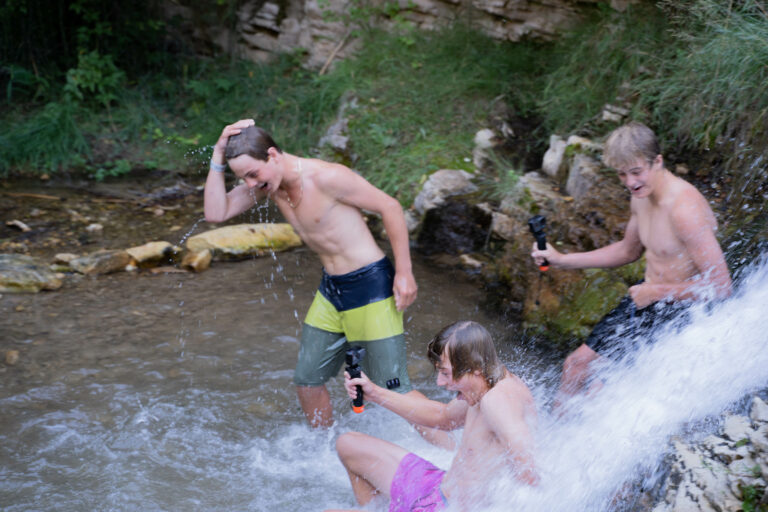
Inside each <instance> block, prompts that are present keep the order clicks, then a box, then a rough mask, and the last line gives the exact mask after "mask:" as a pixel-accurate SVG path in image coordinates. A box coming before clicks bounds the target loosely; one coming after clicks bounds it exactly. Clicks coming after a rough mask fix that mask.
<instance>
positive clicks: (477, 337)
mask: <svg viewBox="0 0 768 512" xmlns="http://www.w3.org/2000/svg"><path fill="white" fill-rule="evenodd" d="M427 356H428V357H429V359H430V360H431V361H432V363H433V364H434V365H435V367H436V368H437V370H438V374H437V384H438V386H444V387H445V388H447V389H449V390H451V391H455V392H456V398H455V399H454V400H452V401H451V402H449V403H447V404H446V403H442V402H436V401H434V400H429V399H428V398H426V397H424V396H423V395H420V394H415V393H413V394H408V395H398V394H396V393H393V392H391V391H388V390H386V389H383V388H381V387H380V386H377V385H375V384H373V383H372V382H371V381H370V380H368V379H367V377H366V376H365V375H363V376H362V377H360V378H357V379H350V378H349V375H348V374H347V375H346V381H345V386H346V388H347V392H348V393H349V396H350V397H351V398H354V397H355V396H356V386H361V387H362V388H363V395H364V397H365V400H367V401H370V402H374V403H377V404H379V405H381V406H383V407H386V408H387V409H389V410H391V411H393V412H395V413H397V414H398V415H400V416H402V417H403V418H405V419H406V420H408V421H409V422H411V423H413V424H416V425H422V426H424V427H428V428H439V429H442V430H453V429H456V428H460V427H464V432H463V434H462V436H461V442H460V444H459V447H458V451H457V453H456V456H455V457H454V459H453V462H452V464H451V467H450V468H449V469H448V471H442V470H440V469H438V468H437V467H435V466H433V465H432V464H431V463H429V462H427V461H426V460H424V459H422V458H420V457H418V456H416V455H414V454H413V453H410V452H408V451H407V450H406V449H404V448H402V447H400V446H398V445H396V444H392V443H390V442H388V441H384V440H382V439H377V438H375V437H371V436H368V435H365V434H360V433H358V432H348V433H346V434H343V435H341V436H340V437H339V439H338V440H337V441H336V448H337V450H338V452H339V458H340V459H341V462H342V463H343V464H344V467H345V468H346V470H347V473H348V474H349V479H350V482H351V483H352V490H353V492H354V493H355V497H356V498H357V501H358V502H359V503H360V504H361V505H364V504H366V503H368V502H369V501H370V500H371V499H372V498H373V497H374V496H375V495H377V494H385V495H388V496H389V498H390V505H389V510H390V512H397V511H410V510H423V511H427V510H429V511H434V512H436V511H439V510H443V509H444V508H447V506H448V504H449V503H450V504H451V505H457V506H458V509H459V510H478V509H479V507H478V504H479V502H478V499H480V498H481V497H482V494H480V495H478V494H477V492H480V493H482V489H484V484H487V482H488V481H489V480H490V479H491V478H492V477H493V476H497V475H498V474H499V472H501V471H504V472H506V473H509V474H512V475H513V476H514V477H515V478H516V479H517V480H519V481H520V482H522V483H524V484H529V485H535V484H536V483H537V482H538V475H537V474H536V468H535V466H534V460H533V451H534V441H533V435H532V429H533V428H535V423H536V409H535V405H534V401H533V396H532V395H531V392H530V390H529V389H528V387H527V386H526V385H525V383H523V381H521V380H520V379H519V378H518V377H516V376H515V375H513V374H511V373H510V372H509V371H507V369H506V368H505V367H504V365H503V364H502V363H501V361H500V360H499V358H498V356H497V354H496V348H495V347H494V345H493V340H492V339H491V335H490V334H489V333H488V331H487V330H485V328H483V326H481V325H480V324H478V323H475V322H456V323H454V324H451V325H449V326H447V327H446V328H444V329H443V330H442V331H440V332H439V333H438V334H437V336H435V338H434V339H433V340H432V341H431V342H430V343H429V347H428V348H427ZM473 491H474V492H473ZM329 512H331V511H329Z"/></svg>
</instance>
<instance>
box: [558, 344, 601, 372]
mask: <svg viewBox="0 0 768 512" xmlns="http://www.w3.org/2000/svg"><path fill="white" fill-rule="evenodd" d="M597 357H598V355H597V352H595V351H594V350H592V349H591V348H589V347H588V346H587V345H581V346H580V347H579V348H577V349H576V350H574V351H573V352H571V353H570V355H569V356H568V357H566V358H565V363H564V364H563V368H564V370H566V371H567V370H576V371H578V370H583V369H586V367H587V366H588V365H589V363H591V362H592V361H594V360H595V359H597Z"/></svg>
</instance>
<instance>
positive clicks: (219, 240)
mask: <svg viewBox="0 0 768 512" xmlns="http://www.w3.org/2000/svg"><path fill="white" fill-rule="evenodd" d="M300 245H301V238H299V235H297V234H296V232H295V231H294V230H293V227H291V225H290V224H287V223H279V224H275V223H262V224H237V225H234V226H225V227H223V228H218V229H212V230H210V231H206V232H205V233H200V234H199V235H195V236H193V237H191V238H190V239H189V240H187V249H189V250H190V251H193V252H198V251H203V250H205V249H209V250H211V251H212V252H213V258H214V259H222V258H223V259H237V258H244V257H247V256H262V255H264V254H266V253H268V252H271V251H285V250H287V249H292V248H294V247H298V246H300Z"/></svg>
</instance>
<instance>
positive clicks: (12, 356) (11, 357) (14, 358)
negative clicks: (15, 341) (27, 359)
mask: <svg viewBox="0 0 768 512" xmlns="http://www.w3.org/2000/svg"><path fill="white" fill-rule="evenodd" d="M18 362H19V351H18V350H6V351H5V364H7V365H8V366H13V365H15V364H16V363H18Z"/></svg>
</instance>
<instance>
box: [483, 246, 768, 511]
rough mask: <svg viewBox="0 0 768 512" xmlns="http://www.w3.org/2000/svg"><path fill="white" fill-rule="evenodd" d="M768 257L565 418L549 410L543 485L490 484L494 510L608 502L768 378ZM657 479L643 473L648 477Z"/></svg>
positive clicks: (611, 369) (609, 371) (542, 442)
mask: <svg viewBox="0 0 768 512" xmlns="http://www.w3.org/2000/svg"><path fill="white" fill-rule="evenodd" d="M767 303H768V262H765V261H764V262H763V263H762V264H760V265H757V266H756V268H755V269H753V270H752V271H751V272H748V273H747V275H746V276H745V277H744V278H743V280H742V282H741V284H740V287H739V291H738V292H737V293H736V295H735V296H734V297H732V298H731V299H729V300H728V301H725V302H723V303H721V304H718V305H716V306H715V307H712V308H709V310H708V308H705V307H696V308H694V309H693V311H692V322H691V323H690V324H689V325H688V326H687V327H684V328H682V330H680V331H679V332H674V329H670V330H667V332H665V333H663V334H662V335H661V337H660V339H659V341H658V342H657V343H656V344H654V345H653V346H650V347H645V348H644V349H642V350H641V351H640V352H639V353H638V354H637V357H636V358H635V359H634V362H633V363H624V364H613V365H610V366H608V367H606V368H605V369H603V370H602V372H601V374H600V377H601V378H602V379H603V381H604V386H603V388H602V389H601V390H600V391H599V392H597V393H596V394H595V395H594V396H592V397H590V398H582V399H579V401H576V402H574V404H573V407H572V408H571V409H570V411H569V413H568V414H567V415H566V416H564V417H563V418H561V419H559V420H556V419H553V418H543V420H544V421H543V422H542V423H543V425H542V429H541V431H540V436H539V439H538V445H539V453H538V458H537V463H538V466H539V469H540V472H541V476H542V481H541V485H540V486H539V487H538V488H537V489H534V490H531V489H522V488H520V487H517V486H516V485H515V484H514V482H512V481H511V479H509V478H508V477H505V476H500V478H499V479H498V480H497V481H496V482H493V483H492V484H491V489H490V492H489V494H490V496H491V498H490V501H491V503H490V504H489V506H488V510H509V509H510V508H509V507H510V504H514V506H513V508H514V510H519V511H531V512H534V511H536V512H540V511H545V510H546V511H559V510H563V511H574V510H578V511H605V510H615V509H616V508H615V504H614V503H613V501H614V500H615V499H616V497H617V494H618V493H620V491H621V490H622V488H623V487H625V485H626V483H627V482H632V481H637V480H638V479H642V478H643V477H644V476H645V478H646V479H647V480H648V479H653V478H655V476H654V475H651V476H647V474H648V472H649V471H652V470H653V468H654V467H655V466H656V465H657V464H658V463H659V461H660V460H661V458H662V456H663V455H664V453H665V452H666V451H667V449H668V445H669V439H670V437H671V436H672V435H675V434H679V433H681V432H682V431H683V430H684V428H685V426H686V424H687V423H688V422H692V421H702V420H705V419H707V417H709V416H711V415H717V414H719V413H721V412H722V411H724V410H725V409H727V408H728V407H729V405H731V404H733V403H734V402H736V401H738V400H739V399H740V398H742V397H743V396H744V395H745V394H746V393H749V392H754V391H756V390H758V389H760V388H761V387H764V386H766V385H768V329H766V327H768V324H767V323H766V319H765V304H767ZM652 483H653V482H648V481H646V484H648V485H647V486H652V485H650V484H652Z"/></svg>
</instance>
